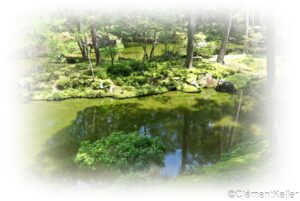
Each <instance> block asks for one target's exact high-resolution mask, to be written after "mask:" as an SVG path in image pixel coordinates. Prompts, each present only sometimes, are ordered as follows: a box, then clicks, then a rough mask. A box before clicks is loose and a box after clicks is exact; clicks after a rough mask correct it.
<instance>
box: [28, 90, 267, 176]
mask: <svg viewBox="0 0 300 201" xmlns="http://www.w3.org/2000/svg"><path fill="white" fill-rule="evenodd" d="M253 91H255V90H253V88H252V87H248V89H245V90H244V93H243V94H244V95H243V96H242V97H241V96H240V93H237V94H227V93H218V92H216V91H215V90H213V89H207V90H203V91H202V92H201V93H193V94H189V93H183V92H168V93H165V94H160V95H155V96H149V97H141V98H131V99H123V100H117V99H112V98H102V99H69V100H64V101H58V102H55V101H53V102H51V101H36V102H24V103H23V112H24V114H31V115H30V116H29V115H28V116H27V117H26V118H27V120H26V124H27V125H28V126H27V127H26V128H24V130H23V131H24V132H25V134H26V136H27V137H26V139H25V140H24V142H25V143H26V147H25V148H26V151H25V152H24V153H26V156H27V157H26V158H27V159H28V158H29V159H30V160H29V162H28V164H27V166H28V169H29V170H30V171H31V172H33V173H34V174H37V175H39V176H41V177H45V178H52V179H53V178H55V179H62V178H64V179H65V180H72V179H78V178H88V176H86V175H94V174H98V173H99V174H100V175H102V176H103V174H104V173H103V174H102V173H100V172H101V171H98V172H97V171H96V173H95V171H94V172H93V171H87V170H84V169H80V168H78V167H76V165H75V164H74V157H75V155H76V153H77V151H78V148H79V146H80V142H81V141H83V140H86V139H89V140H91V141H95V140H97V139H100V138H103V137H105V136H108V135H110V134H111V133H112V132H114V131H123V132H125V133H129V132H138V133H139V135H143V136H147V137H149V138H151V137H154V136H158V137H160V138H161V139H162V142H163V143H164V144H165V145H166V147H167V152H166V154H165V156H164V167H161V168H159V169H158V171H157V174H158V175H159V177H160V178H174V177H176V176H178V175H180V174H181V173H182V172H184V171H190V170H192V169H193V168H194V167H199V166H200V167H201V166H208V165H212V164H214V163H215V162H217V161H218V160H220V158H221V157H222V154H223V153H226V152H227V151H228V150H230V148H231V147H232V146H234V145H235V144H238V143H242V142H245V141H248V140H252V139H254V138H255V137H256V136H258V135H261V133H262V132H263V131H262V129H263V126H262V125H264V121H263V119H264V113H263V112H262V111H261V110H262V108H263V107H262V106H261V104H259V101H258V100H259V98H258V97H257V94H258V93H256V92H253ZM255 94H256V95H255ZM240 102H241V107H240V112H238V115H237V108H238V105H239V103H240ZM91 172H93V173H91ZM104 172H105V174H104V175H105V176H107V177H109V178H110V179H111V178H115V177H116V176H115V174H114V173H109V172H106V171H104ZM91 177H93V178H95V177H94V176H91Z"/></svg>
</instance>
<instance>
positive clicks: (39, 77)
mask: <svg viewBox="0 0 300 201" xmlns="http://www.w3.org/2000/svg"><path fill="white" fill-rule="evenodd" d="M58 78H59V74H58V73H57V72H52V73H42V74H36V76H35V80H36V81H37V82H49V81H51V80H56V79H58Z"/></svg>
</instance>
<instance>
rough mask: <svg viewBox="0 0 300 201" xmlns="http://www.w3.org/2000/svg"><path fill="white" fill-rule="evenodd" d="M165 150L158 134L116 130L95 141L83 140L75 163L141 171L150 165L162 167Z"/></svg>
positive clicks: (93, 167)
mask: <svg viewBox="0 0 300 201" xmlns="http://www.w3.org/2000/svg"><path fill="white" fill-rule="evenodd" d="M164 152H165V147H164V145H163V144H162V142H161V140H160V138H158V137H154V138H147V137H144V136H140V135H138V134H137V133H128V134H125V133H122V132H116V133H112V134H111V135H109V136H108V137H105V138H102V139H100V140H97V141H95V142H90V141H83V142H82V143H81V145H80V148H79V150H78V153H77V155H76V157H75V159H74V162H75V163H76V164H77V165H78V166H79V167H81V168H92V169H97V167H99V166H104V167H107V168H110V169H114V170H121V171H128V170H141V169H146V168H149V167H150V165H151V164H155V165H159V166H162V165H163V158H164Z"/></svg>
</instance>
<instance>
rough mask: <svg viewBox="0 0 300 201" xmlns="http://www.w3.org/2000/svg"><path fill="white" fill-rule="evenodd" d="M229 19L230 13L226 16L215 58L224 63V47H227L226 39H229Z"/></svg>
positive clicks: (230, 17)
mask: <svg viewBox="0 0 300 201" xmlns="http://www.w3.org/2000/svg"><path fill="white" fill-rule="evenodd" d="M231 19H232V14H231V13H229V14H228V17H227V22H226V25H225V30H224V34H223V39H222V44H221V48H220V50H219V54H218V58H217V62H218V63H221V64H225V62H224V57H225V53H226V47H227V43H228V39H229V35H230V28H231Z"/></svg>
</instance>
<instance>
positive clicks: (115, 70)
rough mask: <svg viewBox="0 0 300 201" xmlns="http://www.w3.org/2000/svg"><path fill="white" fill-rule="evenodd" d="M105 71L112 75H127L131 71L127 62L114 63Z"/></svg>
mask: <svg viewBox="0 0 300 201" xmlns="http://www.w3.org/2000/svg"><path fill="white" fill-rule="evenodd" d="M107 72H108V73H110V74H112V75H121V76H129V75H130V74H131V73H132V68H131V67H130V66H128V65H127V64H115V65H113V66H110V67H108V68H107Z"/></svg>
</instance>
